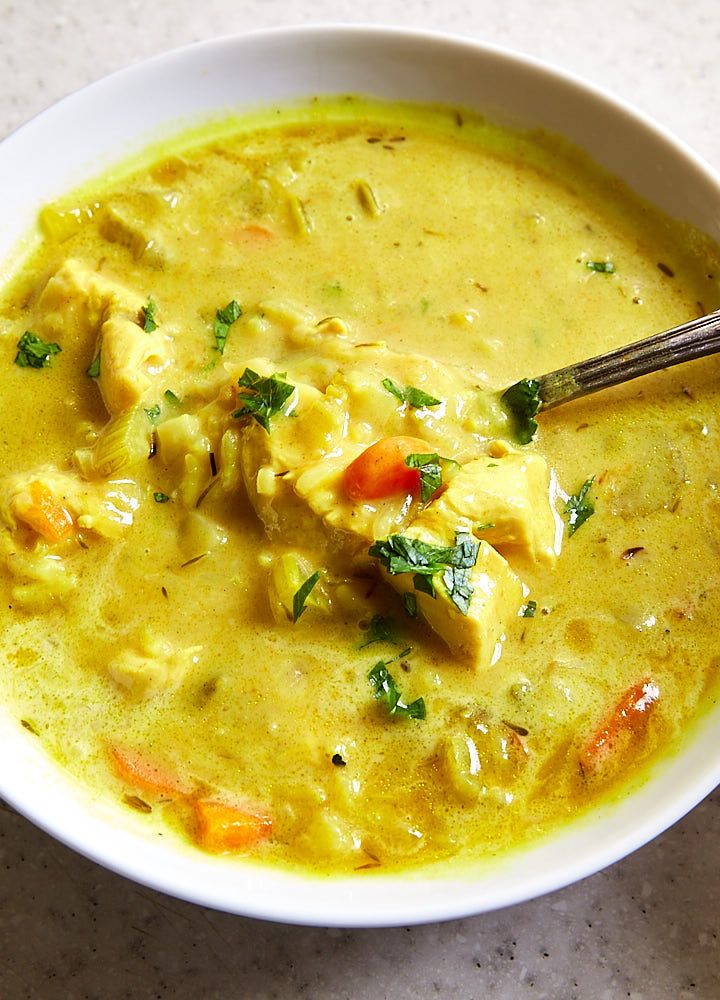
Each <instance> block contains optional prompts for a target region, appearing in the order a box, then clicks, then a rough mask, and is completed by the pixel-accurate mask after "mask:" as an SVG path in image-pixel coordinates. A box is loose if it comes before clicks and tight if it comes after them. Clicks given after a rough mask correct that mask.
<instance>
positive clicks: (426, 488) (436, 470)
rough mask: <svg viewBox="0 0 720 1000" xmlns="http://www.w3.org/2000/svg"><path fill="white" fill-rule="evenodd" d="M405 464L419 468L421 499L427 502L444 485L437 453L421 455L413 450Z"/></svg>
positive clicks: (412, 467) (411, 467)
mask: <svg viewBox="0 0 720 1000" xmlns="http://www.w3.org/2000/svg"><path fill="white" fill-rule="evenodd" d="M405 465H407V466H408V468H410V469H417V470H418V471H419V473H420V500H421V501H422V503H427V502H428V500H429V499H430V497H431V496H432V495H433V493H437V491H438V490H439V489H440V487H441V486H442V466H441V465H440V456H439V455H437V454H434V453H433V454H431V455H421V454H420V453H418V452H413V454H412V455H408V456H407V457H406V459H405Z"/></svg>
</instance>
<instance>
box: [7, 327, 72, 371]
mask: <svg viewBox="0 0 720 1000" xmlns="http://www.w3.org/2000/svg"><path fill="white" fill-rule="evenodd" d="M61 350H62V347H60V344H49V343H48V342H47V341H46V340H41V339H40V337H38V336H37V335H36V334H34V333H31V332H30V330H26V331H25V333H24V334H23V335H22V337H21V338H20V340H18V342H17V354H16V355H15V364H16V365H17V366H18V367H19V368H48V367H49V365H50V362H51V360H52V357H53V354H59V353H60V351H61Z"/></svg>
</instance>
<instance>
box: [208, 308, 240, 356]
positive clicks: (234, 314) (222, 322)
mask: <svg viewBox="0 0 720 1000" xmlns="http://www.w3.org/2000/svg"><path fill="white" fill-rule="evenodd" d="M241 316H242V308H241V306H240V303H239V302H236V301H235V299H232V301H231V302H228V304H227V305H226V306H225V308H224V309H218V310H217V312H216V313H215V321H214V322H213V333H214V334H215V344H216V347H217V349H218V351H220V353H221V354H224V353H225V344H226V342H227V339H228V333H229V332H230V327H231V326H232V325H233V323H235V322H236V320H239V319H240V317H241Z"/></svg>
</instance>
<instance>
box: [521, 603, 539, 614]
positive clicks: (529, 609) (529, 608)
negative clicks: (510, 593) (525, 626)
mask: <svg viewBox="0 0 720 1000" xmlns="http://www.w3.org/2000/svg"><path fill="white" fill-rule="evenodd" d="M536 611H537V601H528V602H527V604H526V605H525V607H524V608H523V610H522V614H521V616H520V617H521V618H534V617H535V612H536Z"/></svg>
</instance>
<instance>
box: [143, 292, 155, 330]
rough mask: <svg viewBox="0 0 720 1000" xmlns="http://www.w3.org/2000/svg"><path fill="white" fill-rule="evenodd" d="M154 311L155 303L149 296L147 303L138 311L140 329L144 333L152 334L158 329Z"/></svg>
mask: <svg viewBox="0 0 720 1000" xmlns="http://www.w3.org/2000/svg"><path fill="white" fill-rule="evenodd" d="M156 309H157V303H156V302H155V300H154V299H153V298H152V297H151V296H148V300H147V302H146V303H145V305H144V306H143V307H142V309H141V310H140V319H141V320H142V328H143V330H144V331H145V333H154V331H155V330H157V328H158V323H157V316H156V315H155V310H156Z"/></svg>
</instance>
